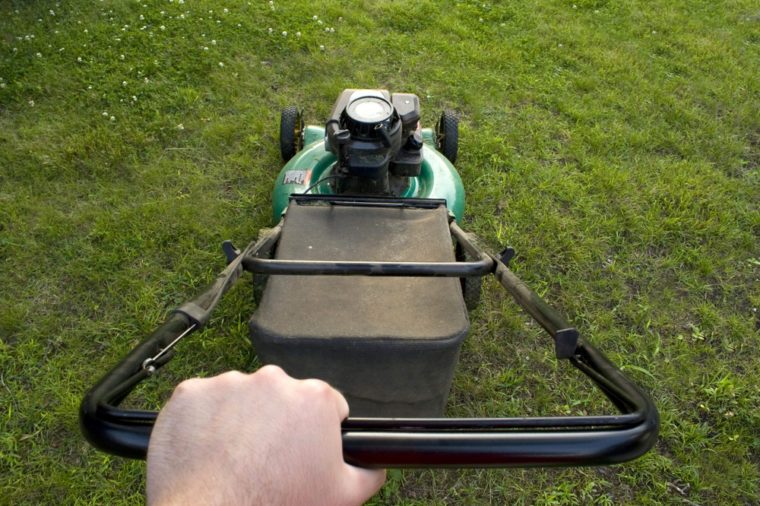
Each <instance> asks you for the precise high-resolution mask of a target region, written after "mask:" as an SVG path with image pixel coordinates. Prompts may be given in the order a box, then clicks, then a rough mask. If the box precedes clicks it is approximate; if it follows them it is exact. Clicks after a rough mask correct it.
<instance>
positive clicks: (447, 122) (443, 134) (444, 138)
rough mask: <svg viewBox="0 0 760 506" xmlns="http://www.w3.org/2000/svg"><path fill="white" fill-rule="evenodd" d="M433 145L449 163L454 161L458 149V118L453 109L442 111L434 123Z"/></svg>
mask: <svg viewBox="0 0 760 506" xmlns="http://www.w3.org/2000/svg"><path fill="white" fill-rule="evenodd" d="M435 147H436V149H437V150H438V151H440V152H441V153H443V156H445V157H446V158H448V160H449V161H450V162H451V163H456V161H457V151H458V149H459V120H458V119H457V117H456V115H455V114H454V112H453V111H443V113H442V114H441V118H440V119H439V120H438V123H437V124H436V125H435Z"/></svg>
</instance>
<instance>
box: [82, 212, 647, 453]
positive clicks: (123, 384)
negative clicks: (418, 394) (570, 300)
mask: <svg viewBox="0 0 760 506" xmlns="http://www.w3.org/2000/svg"><path fill="white" fill-rule="evenodd" d="M280 230H281V224H280V225H278V226H277V227H275V228H274V229H272V230H271V231H270V232H269V233H267V234H264V237H262V238H261V239H260V240H259V241H258V242H256V243H251V245H249V246H248V247H247V248H246V249H245V251H244V252H243V253H241V254H240V255H238V257H237V258H235V259H234V260H232V261H231V262H230V264H229V265H228V266H227V268H226V269H225V271H224V272H223V273H222V274H220V276H219V277H217V280H216V281H215V282H214V283H213V284H212V285H211V287H210V288H209V289H208V290H206V291H205V292H204V293H203V294H201V296H199V297H196V299H194V300H193V301H191V302H189V303H186V304H184V305H183V306H180V308H179V309H178V310H177V311H175V312H174V313H172V314H171V315H170V317H169V319H168V320H167V321H166V322H165V323H164V324H163V325H162V326H160V327H159V328H158V329H157V330H156V331H155V332H154V333H153V334H152V335H151V336H149V337H148V338H147V339H145V340H144V341H143V342H142V343H141V344H140V345H138V346H137V347H136V348H135V349H134V350H132V352H130V353H129V354H128V355H127V356H126V357H125V358H124V359H123V360H122V361H121V362H120V363H119V364H118V365H117V366H116V367H114V368H113V369H112V370H111V371H110V372H109V373H108V374H106V375H105V376H104V377H103V378H102V379H101V380H100V381H99V382H98V383H97V384H96V385H95V386H94V387H93V388H92V389H91V390H90V391H89V392H87V394H86V395H85V397H84V399H83V401H82V404H81V408H80V423H81V428H82V431H83V433H84V434H85V436H86V437H87V439H88V440H89V441H90V443H92V444H93V446H95V447H97V448H99V449H101V450H104V451H106V452H108V453H112V454H115V455H120V456H123V457H129V458H145V456H146V454H147V450H148V444H149V440H150V433H151V430H152V428H153V424H154V423H155V420H156V417H157V416H158V413H157V412H153V411H142V410H127V409H121V408H119V407H118V405H119V403H120V402H121V401H122V400H123V399H124V398H125V397H126V396H127V395H128V394H129V392H130V391H131V390H132V389H134V387H135V386H136V385H137V384H138V383H139V382H140V381H142V380H144V379H145V378H147V377H148V376H150V375H151V374H152V373H153V372H154V371H155V370H156V369H157V368H160V367H161V366H163V365H164V364H165V363H166V362H168V361H169V359H170V358H171V354H172V352H171V347H172V346H173V344H174V343H175V342H176V341H177V340H178V339H179V338H181V337H182V336H184V335H187V334H189V333H191V332H193V331H195V330H197V329H198V328H200V326H202V325H203V324H204V323H205V322H206V321H207V320H208V317H209V315H210V313H211V311H213V309H214V307H215V306H216V304H217V303H218V302H219V300H220V298H221V295H222V294H223V293H224V292H226V291H227V290H228V289H229V287H230V286H231V285H232V283H234V282H235V280H237V279H238V277H239V276H240V273H241V272H242V270H243V268H244V264H245V263H246V259H251V258H258V257H266V255H267V253H268V252H271V250H272V249H273V248H274V246H275V245H276V242H277V239H278V238H279V234H280ZM451 230H452V234H453V235H454V236H455V237H456V238H457V240H458V241H460V242H461V243H462V245H463V246H464V248H465V249H466V250H467V251H468V252H469V253H471V254H472V255H473V256H474V257H475V258H480V259H481V260H482V258H483V255H484V254H485V253H484V250H483V249H481V248H480V247H479V246H478V241H477V238H476V237H475V236H473V235H472V234H467V233H465V232H463V231H462V230H461V229H459V227H458V226H457V225H456V223H454V222H452V224H451ZM485 255H487V257H488V258H489V262H490V264H491V267H490V268H491V271H492V272H493V274H494V275H495V276H496V277H497V279H498V280H499V282H500V283H501V284H502V286H503V287H504V288H505V289H507V291H509V292H510V294H512V296H513V297H514V298H515V300H516V301H517V303H518V304H519V305H520V306H522V307H523V308H525V310H526V311H527V312H528V314H530V315H531V316H532V317H533V318H534V319H536V321H538V322H539V323H540V324H541V325H542V326H543V327H544V328H545V329H546V330H547V331H548V332H549V334H550V335H552V337H553V338H554V339H555V350H556V353H557V356H558V358H566V359H568V360H569V361H570V362H571V364H572V365H574V366H575V367H576V368H578V369H579V370H580V371H581V372H583V373H584V374H585V375H586V376H588V377H589V378H590V379H591V380H592V381H593V382H594V383H595V384H596V385H597V386H598V387H599V388H600V390H602V392H603V393H604V394H605V395H606V396H607V397H608V398H609V399H610V400H611V401H612V402H613V403H614V404H615V406H616V407H617V408H618V409H619V410H620V411H621V414H619V415H603V416H578V417H531V418H463V419H460V418H430V419H425V418H409V419H401V418H348V419H346V420H345V421H344V422H343V425H342V438H343V454H344V458H345V460H346V462H348V463H350V464H354V465H357V466H363V467H383V468H384V467H529V466H582V465H606V464H615V463H620V462H624V461H627V460H631V459H634V458H636V457H638V456H640V455H642V454H644V453H645V452H646V451H647V450H649V449H650V448H651V447H652V446H653V445H654V443H655V441H656V438H657V432H658V428H659V416H658V413H657V409H656V408H655V406H654V404H653V403H652V401H651V399H650V398H649V397H648V396H647V395H646V394H645V393H643V392H642V391H641V390H640V389H639V388H638V387H637V386H636V385H635V384H634V383H633V382H632V381H631V380H629V379H628V378H627V377H626V376H625V375H624V374H623V373H622V372H621V371H620V370H619V369H618V368H617V367H615V365H614V364H612V362H610V361H609V360H608V359H607V358H606V357H605V356H604V355H602V354H601V353H600V352H599V351H597V350H596V349H595V348H594V347H593V346H591V345H590V344H588V343H586V342H584V341H583V340H581V339H579V337H578V332H577V331H576V330H575V329H574V328H572V327H570V326H569V325H567V324H566V323H565V321H564V319H563V318H562V317H561V316H560V315H559V314H558V313H557V312H556V311H555V310H554V309H552V308H551V307H550V306H548V305H547V304H546V303H545V302H544V301H543V300H542V299H541V298H540V297H539V296H538V295H536V294H535V293H534V292H532V291H531V290H530V289H529V288H528V287H527V286H526V285H525V284H524V283H523V282H522V281H521V280H520V279H519V278H518V277H517V276H516V275H515V274H514V273H513V272H512V271H511V270H509V268H508V267H507V266H506V265H505V264H504V263H503V262H502V261H501V259H500V258H499V257H497V256H495V255H491V254H485ZM472 263H473V264H475V263H477V262H472ZM248 265H250V266H252V267H254V268H255V267H256V265H257V264H256V262H253V263H251V262H248ZM258 265H261V264H258ZM429 265H431V266H432V268H433V270H435V269H434V268H435V265H434V264H429ZM417 267H419V266H417ZM307 270H308V269H307ZM317 270H318V269H317ZM423 271H425V269H423ZM310 273H311V272H299V274H310ZM336 274H337V273H336ZM373 275H389V274H380V273H378V272H377V271H374V274H373ZM393 275H404V274H399V273H398V272H396V273H394V274H393ZM406 275H410V274H406ZM411 275H428V276H430V275H433V276H434V275H441V274H431V273H427V274H426V273H424V272H423V273H416V274H411ZM443 275H456V274H450V273H446V274H443ZM460 275H461V274H460Z"/></svg>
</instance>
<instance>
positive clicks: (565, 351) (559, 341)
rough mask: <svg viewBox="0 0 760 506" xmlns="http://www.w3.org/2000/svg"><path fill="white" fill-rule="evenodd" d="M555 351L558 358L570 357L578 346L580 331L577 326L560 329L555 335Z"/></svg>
mask: <svg viewBox="0 0 760 506" xmlns="http://www.w3.org/2000/svg"><path fill="white" fill-rule="evenodd" d="M552 337H554V353H556V355H557V358H570V357H572V356H573V355H575V350H576V349H577V348H578V338H579V337H580V333H579V332H578V329H576V328H575V327H570V328H567V329H561V330H558V331H557V332H556V333H555V334H554V336H552Z"/></svg>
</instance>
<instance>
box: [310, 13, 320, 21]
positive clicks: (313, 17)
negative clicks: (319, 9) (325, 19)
mask: <svg viewBox="0 0 760 506" xmlns="http://www.w3.org/2000/svg"><path fill="white" fill-rule="evenodd" d="M311 19H313V20H314V21H316V20H318V19H319V16H317V15H316V14H315V15H314V16H312V17H311Z"/></svg>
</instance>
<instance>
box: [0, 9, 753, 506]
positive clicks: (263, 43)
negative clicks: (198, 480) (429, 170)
mask: <svg viewBox="0 0 760 506" xmlns="http://www.w3.org/2000/svg"><path fill="white" fill-rule="evenodd" d="M0 15H1V16H0V34H1V36H0V279H2V283H3V284H2V286H3V288H2V290H0V392H1V393H0V408H1V409H0V503H3V504H50V503H64V504H70V503H76V504H102V503H107V504H134V503H137V502H140V501H141V500H142V497H143V491H144V463H142V462H134V461H127V460H123V459H119V458H115V457H110V456H108V455H105V454H103V453H101V452H98V451H96V450H94V449H93V448H91V447H89V445H88V444H87V443H85V442H84V440H83V439H82V437H81V435H80V432H79V428H78V420H77V409H78V404H79V402H80V400H81V397H82V395H83V393H84V391H85V390H86V389H87V388H88V387H89V386H91V385H92V384H93V382H94V381H96V380H97V379H98V378H99V376H100V375H101V374H102V373H103V372H105V370H106V369H107V368H108V367H110V366H111V365H112V364H114V363H115V361H117V360H118V359H119V358H120V357H121V356H122V355H123V354H124V353H126V352H127V351H128V350H129V349H131V347H132V346H134V345H135V344H136V343H137V342H138V341H139V340H140V339H141V338H142V337H143V336H145V335H146V334H148V333H149V332H150V331H151V330H152V329H153V328H154V327H155V326H156V325H158V324H159V323H160V322H161V321H162V320H163V318H164V317H165V316H166V314H167V312H168V311H169V310H171V309H173V308H174V307H176V306H177V305H178V304H180V303H181V302H182V301H184V300H186V299H187V298H189V297H191V296H193V295H194V294H195V293H197V291H198V290H200V289H201V288H202V287H203V286H204V285H205V284H206V283H208V282H209V281H211V280H212V279H213V277H214V275H215V273H216V272H218V271H219V270H221V269H222V268H223V266H224V259H223V256H222V255H221V253H220V250H219V245H220V243H221V241H222V240H224V239H233V240H234V241H235V242H236V243H238V244H244V243H246V242H247V241H248V240H250V239H251V238H253V237H255V235H256V233H257V230H258V229H259V228H262V227H265V226H268V225H270V223H269V216H270V209H269V205H270V192H271V189H272V184H273V181H274V177H275V175H276V173H277V170H278V169H279V167H280V166H281V162H280V159H279V153H278V144H277V136H278V132H277V128H278V119H279V111H280V109H281V108H282V107H284V106H286V105H290V104H293V105H298V106H300V107H303V108H304V109H305V111H306V116H307V120H308V122H309V123H312V124H320V123H322V122H323V121H324V119H325V117H326V115H327V114H328V112H329V110H330V108H331V107H332V104H333V102H334V100H335V97H336V96H337V95H338V93H339V92H340V91H341V90H342V89H343V88H348V87H371V88H376V87H383V88H388V89H391V90H394V91H407V92H412V93H416V94H417V95H418V96H419V97H420V99H421V102H422V108H423V123H424V124H425V126H432V124H433V123H434V121H435V119H436V117H437V115H438V114H440V111H441V110H442V109H444V108H451V109H454V110H456V111H457V112H458V113H459V115H460V118H461V131H460V151H459V152H460V156H459V161H458V169H459V170H460V172H461V174H462V178H463V180H464V183H465V187H466V189H467V191H468V201H467V219H466V220H465V221H466V223H465V224H464V225H466V228H468V229H470V230H472V231H474V232H476V233H478V234H479V235H480V236H481V237H483V238H484V240H485V241H486V242H487V243H488V244H489V245H490V246H491V247H492V248H494V249H499V248H500V247H502V246H505V245H511V246H513V247H514V248H515V249H516V250H517V252H518V256H517V258H516V259H515V260H514V262H513V268H514V270H515V271H516V272H517V273H518V274H519V275H520V276H521V277H522V278H523V279H524V280H525V281H526V282H528V284H530V285H531V286H532V287H533V288H534V289H535V290H536V291H537V292H538V293H540V294H541V295H542V296H544V297H545V298H546V299H547V300H548V301H549V302H550V303H551V304H553V305H555V306H556V307H558V308H559V309H561V310H562V311H563V312H564V313H565V314H566V315H567V316H568V318H569V319H570V320H571V321H572V322H573V323H574V324H575V325H577V326H578V328H579V329H580V330H581V331H582V333H583V334H584V336H586V338H588V339H589V340H590V341H592V342H593V343H595V344H596V345H598V346H599V348H601V349H602V350H603V351H604V352H605V353H607V354H608V355H609V356H610V358H612V359H613V360H614V361H615V362H616V363H618V364H620V365H621V366H622V367H623V369H624V371H625V372H626V373H627V374H629V375H630V376H631V377H632V378H634V379H635V380H636V381H637V382H638V383H639V384H641V385H642V386H643V387H644V388H646V389H647V390H648V391H649V392H650V393H651V395H652V396H653V398H654V399H655V401H656V403H657V405H658V407H659V409H660V414H661V418H662V427H661V435H660V440H659V442H658V444H657V446H656V448H655V449H654V450H653V451H652V452H650V453H649V454H647V455H646V456H644V457H643V458H641V459H639V460H637V461H635V462H632V463H629V464H624V465H619V466H614V467H607V468H584V469H548V470H547V469H527V470H430V471H398V470H393V471H391V472H390V474H389V480H388V483H387V484H386V486H385V487H384V488H383V490H382V491H381V492H380V494H378V496H377V497H375V498H374V499H373V500H372V502H373V503H374V504H461V503H464V504H484V503H491V504H502V503H507V504H512V503H516V504H660V503H673V504H682V503H686V504H753V503H757V502H760V490H758V483H760V469H758V465H759V462H760V461H759V459H758V451H759V449H760V416H759V415H758V414H757V407H758V406H760V394H759V393H758V392H759V390H758V387H757V385H758V384H760V373H758V371H759V370H760V352H758V342H760V331H759V330H758V328H759V327H760V323H759V322H760V316H758V308H760V246H758V244H760V211H759V210H758V203H760V175H759V174H760V171H759V170H758V164H759V163H760V114H758V112H760V111H759V109H760V107H759V104H760V84H758V79H757V76H758V75H760V65H759V62H760V48H759V47H758V46H759V45H760V9H759V8H758V6H757V5H756V3H755V2H751V1H730V2H707V1H690V2H684V3H681V4H674V3H673V2H667V1H664V0H655V1H651V2H641V1H639V2H635V1H625V0H622V1H618V2H613V1H605V0H574V1H573V0H568V1H557V0H555V1H530V2H523V3H520V4H502V3H497V2H494V3H484V2H466V1H462V2H454V1H451V2H448V1H446V2H444V1H441V2H434V1H426V0H418V1H414V2H411V1H390V0H387V1H376V2H335V1H328V2H322V3H320V4H318V5H317V4H315V3H313V2H308V3H307V2H301V1H293V2H279V1H275V2H262V1H251V2H231V1H229V2H228V1H219V2H212V1H206V0H197V1H196V0H184V1H181V0H174V1H169V0H165V1H156V0H144V1H139V2H138V1H128V2H123V1H115V0H110V1H109V0H104V1H97V2H84V1H79V0H74V1H71V2H58V3H56V2H51V1H45V2H35V3H28V2H18V1H9V2H5V3H3V4H2V5H0ZM253 307H254V306H253V302H252V301H251V294H250V287H249V286H248V285H247V283H245V282H243V283H241V286H239V287H237V288H236V289H234V290H233V291H231V292H230V293H229V294H228V295H227V297H226V299H225V302H224V304H222V306H221V307H220V308H219V310H218V311H217V313H216V315H215V317H214V319H213V321H212V322H211V325H209V327H208V328H207V329H206V330H204V331H203V332H202V333H201V334H199V335H196V336H194V337H193V339H191V340H190V341H187V342H185V343H182V344H181V345H180V347H179V350H178V356H177V358H176V359H175V360H174V361H173V362H172V364H171V366H169V367H167V368H166V369H165V370H163V371H162V373H161V374H160V375H159V376H158V378H157V379H156V381H154V382H151V383H149V384H147V385H145V386H144V387H141V388H140V389H139V391H138V392H137V393H136V395H135V396H134V399H131V400H130V402H131V403H132V405H135V406H141V407H151V408H158V407H160V405H161V403H162V402H163V400H165V399H166V396H167V395H168V393H169V392H170V391H171V388H172V386H173V385H176V383H177V382H179V381H181V379H182V378H186V377H190V376H193V375H211V374H215V373H218V372H221V371H224V370H227V369H230V368H236V369H242V370H254V369H256V368H257V367H258V365H259V363H258V361H257V359H256V355H255V350H252V349H251V347H250V345H249V343H248V338H247V328H246V322H247V319H248V316H249V315H250V313H251V312H252V310H253ZM471 317H472V318H471V319H472V322H471V323H472V331H471V335H470V336H469V338H468V339H467V341H466V342H465V345H464V347H463V350H462V354H461V359H460V364H459V367H458V370H457V376H456V378H455V384H454V387H453V389H452V393H451V398H450V401H449V408H448V413H449V414H450V415H452V416H485V415H488V416H499V415H506V416H519V415H537V414H557V415H558V414H563V415H564V414H584V413H607V412H611V411H612V410H613V407H612V406H610V405H609V403H608V402H607V401H606V400H605V399H603V398H602V397H601V396H600V395H598V394H597V393H596V392H595V390H594V389H593V388H592V387H591V385H590V384H589V383H588V382H587V381H586V380H584V379H582V378H581V377H579V376H578V375H577V374H576V373H575V372H574V370H573V369H572V368H571V367H570V366H569V365H568V364H565V363H558V362H557V361H556V360H555V359H554V358H553V352H552V349H551V346H550V344H551V343H550V339H549V338H548V337H546V336H545V335H544V334H543V332H542V331H541V330H540V328H538V326H537V325H535V324H533V323H531V322H530V320H529V319H528V318H526V317H525V316H524V315H523V314H522V313H521V312H520V311H519V310H518V309H517V308H516V306H515V305H514V304H513V303H512V301H511V300H510V299H509V297H508V296H507V295H506V294H505V293H503V292H502V291H501V289H500V288H499V287H498V286H497V285H496V284H495V283H493V282H487V283H486V286H485V291H484V301H483V303H482V305H481V306H480V307H479V308H478V309H477V310H476V311H475V312H473V313H472V315H471Z"/></svg>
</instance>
